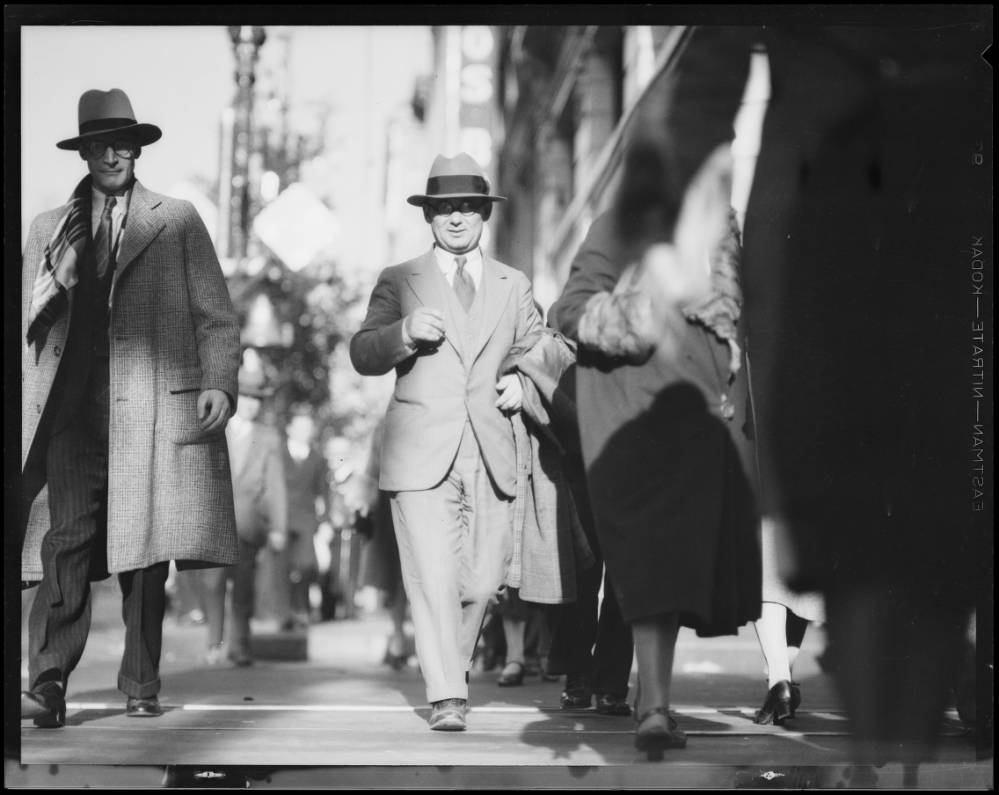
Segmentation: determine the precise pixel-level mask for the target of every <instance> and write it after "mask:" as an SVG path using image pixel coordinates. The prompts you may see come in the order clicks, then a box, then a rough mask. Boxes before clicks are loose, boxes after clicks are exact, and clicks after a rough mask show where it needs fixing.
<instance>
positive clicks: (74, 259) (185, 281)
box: [21, 88, 239, 727]
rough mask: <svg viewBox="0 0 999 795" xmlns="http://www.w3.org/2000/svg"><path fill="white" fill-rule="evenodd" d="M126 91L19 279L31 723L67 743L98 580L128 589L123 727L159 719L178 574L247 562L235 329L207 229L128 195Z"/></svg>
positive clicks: (99, 97)
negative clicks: (174, 572)
mask: <svg viewBox="0 0 999 795" xmlns="http://www.w3.org/2000/svg"><path fill="white" fill-rule="evenodd" d="M160 136H161V131H160V129H159V127H157V126H155V125H153V124H146V123H139V122H137V121H136V117H135V113H134V111H133V110H132V105H131V102H130V101H129V99H128V96H127V95H126V94H125V92H123V91H122V90H121V89H117V88H114V89H111V90H110V91H101V90H96V89H95V90H90V91H86V92H85V93H84V94H83V95H82V96H81V97H80V102H79V135H77V136H74V137H72V138H68V139H66V140H63V141H60V142H59V143H58V144H56V146H57V147H58V148H60V149H64V150H68V151H71V152H76V153H77V154H78V156H79V157H80V158H81V159H82V160H83V161H84V163H86V167H87V170H88V172H89V175H88V176H87V177H85V178H84V179H83V180H82V181H81V182H80V183H79V184H78V185H77V187H76V189H75V190H74V191H73V194H72V196H71V197H70V200H69V202H68V203H67V204H65V205H63V206H62V207H58V208H56V209H54V210H50V211H48V212H46V213H43V214H42V215H40V216H38V217H37V218H36V219H35V220H34V221H33V222H32V224H31V230H30V231H29V233H28V242H27V245H26V247H25V251H24V259H23V263H22V281H21V295H22V315H21V319H22V326H21V329H22V334H23V339H24V341H25V342H24V343H23V344H22V355H21V368H22V404H21V405H22V416H21V432H22V436H21V456H22V458H21V462H22V506H23V522H24V524H23V525H22V527H21V531H22V533H23V536H22V539H23V544H22V564H21V565H22V575H21V576H22V580H24V581H26V582H29V583H38V593H37V594H36V596H35V600H34V604H33V605H32V609H31V613H30V616H29V620H28V643H29V651H28V680H29V688H30V689H29V690H28V691H25V692H22V694H21V717H22V718H31V719H33V720H34V722H35V725H37V726H45V727H59V726H62V725H63V724H64V722H65V718H66V687H67V682H68V679H69V676H70V674H71V673H72V672H73V670H74V669H75V668H76V666H77V663H78V662H79V660H80V656H81V655H82V654H83V650H84V646H85V644H86V642H87V636H88V634H89V631H90V580H91V579H103V578H105V577H107V576H108V574H109V573H113V574H117V575H118V582H119V585H120V586H121V592H122V618H123V620H124V623H125V643H124V646H125V650H124V653H123V655H122V662H121V668H120V670H119V673H118V689H119V690H121V691H122V692H123V693H124V694H125V696H126V697H127V702H126V714H127V715H128V716H129V717H157V716H159V715H161V714H162V707H161V706H160V704H159V698H158V693H159V690H160V677H159V664H160V652H161V649H162V638H163V626H162V625H163V615H164V611H165V607H166V599H165V593H164V585H165V583H166V580H167V575H168V572H169V565H170V561H171V560H176V561H177V562H178V565H179V566H180V567H181V568H184V567H188V566H192V565H195V566H206V565H207V566H222V565H226V564H229V563H232V562H233V561H235V560H236V535H235V525H234V519H233V502H232V490H231V483H230V480H229V468H228V456H227V452H226V445H225V437H224V429H225V427H226V422H227V421H228V419H229V416H230V414H231V413H232V411H233V409H234V408H235V406H236V371H237V368H238V364H239V326H238V324H237V320H236V314H235V312H234V311H233V307H232V302H231V300H230V298H229V292H228V290H227V289H226V285H225V280H224V278H223V275H222V270H221V268H220V267H219V263H218V259H217V258H216V256H215V251H214V249H213V248H212V243H211V239H210V238H209V236H208V232H207V230H206V229H205V226H204V223H203V222H202V221H201V219H200V218H199V217H198V214H197V212H196V211H195V209H194V207H193V206H192V205H191V204H190V203H189V202H186V201H181V200H178V199H172V198H169V197H167V196H162V195H160V194H157V193H153V192H152V191H149V190H147V189H146V188H145V187H144V186H143V185H142V184H141V183H140V182H138V181H137V180H136V178H135V167H136V162H137V160H138V159H139V156H140V155H141V153H142V148H143V146H148V145H149V144H152V143H154V142H155V141H157V140H159V138H160Z"/></svg>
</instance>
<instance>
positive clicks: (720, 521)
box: [549, 215, 760, 634]
mask: <svg viewBox="0 0 999 795" xmlns="http://www.w3.org/2000/svg"><path fill="white" fill-rule="evenodd" d="M625 256H626V254H625V253H624V246H623V244H622V243H621V242H620V236H619V233H618V231H617V227H616V225H615V223H614V219H613V217H612V216H610V215H603V216H600V217H598V218H597V219H596V220H595V221H594V223H593V225H592V226H591V227H590V230H589V232H588V234H587V236H586V239H585V240H584V241H583V244H582V245H581V247H580V250H579V252H578V253H577V255H576V257H575V259H574V260H573V263H572V267H571V269H570V273H569V278H568V281H567V283H566V286H565V289H564V291H563V293H562V296H561V297H560V298H559V300H558V301H557V302H556V304H555V305H553V306H552V308H551V310H550V313H549V317H550V319H551V321H552V322H553V324H554V325H555V326H556V327H557V328H558V329H559V330H560V331H562V332H563V333H564V334H566V336H569V337H570V338H577V337H578V326H579V319H580V317H581V316H582V315H583V313H584V311H585V308H586V304H587V301H588V300H589V299H590V298H591V297H592V296H593V295H595V294H597V293H600V292H610V291H612V290H613V289H614V286H615V284H616V283H617V281H618V277H619V275H620V274H621V272H622V270H623V269H624V267H623V266H624V265H625V264H627V260H626V259H625ZM680 334H681V335H682V336H681V337H680V339H679V341H678V346H677V351H678V355H676V356H672V355H669V354H668V353H666V352H665V351H664V350H662V349H657V350H656V351H655V352H653V354H652V356H651V358H649V359H648V360H647V361H646V362H644V363H642V364H632V363H627V362H624V361H622V360H614V359H610V358H608V357H605V356H603V355H601V354H600V353H599V352H598V351H595V350H593V349H592V348H588V347H585V346H581V347H580V351H579V364H578V369H577V382H576V400H577V405H578V409H579V427H580V435H581V442H582V451H583V460H584V464H585V466H586V474H587V484H588V487H589V491H590V501H591V504H592V507H593V513H594V518H595V521H596V527H597V534H598V538H599V541H600V547H601V549H602V550H603V552H604V556H605V560H606V564H607V567H608V570H609V572H610V574H611V579H612V580H613V582H614V584H615V590H616V591H617V595H618V600H619V602H620V605H621V612H622V615H623V616H624V618H625V620H627V621H634V620H636V619H641V618H647V617H650V616H653V615H657V614H661V613H665V612H679V613H680V614H681V616H682V621H683V623H684V624H685V625H688V626H692V627H694V628H696V629H697V630H698V632H700V633H702V634H721V633H730V632H734V631H735V629H736V628H737V627H738V626H739V625H741V624H743V623H745V622H746V621H749V620H752V619H754V618H756V617H758V615H759V607H760V560H759V549H758V545H757V537H756V515H755V510H754V504H753V499H752V495H751V489H750V487H749V483H748V480H747V478H746V475H745V473H744V471H743V468H742V465H741V463H740V459H739V455H738V452H737V451H736V448H735V445H734V442H733V435H734V434H741V433H743V427H744V416H742V415H743V414H744V410H745V401H741V402H740V403H741V405H740V406H739V409H740V410H739V412H738V416H737V417H736V418H733V419H731V420H726V419H725V418H724V417H723V416H722V412H721V403H722V401H721V395H722V394H723V393H725V392H727V391H728V389H729V387H728V385H727V380H728V378H727V376H728V349H727V347H726V346H725V345H724V344H723V343H722V342H721V341H720V340H718V339H717V338H715V337H714V336H713V335H712V334H711V333H710V332H708V331H707V330H706V329H704V328H703V327H702V326H700V325H697V324H694V323H692V322H687V323H685V324H684V326H683V328H682V329H680Z"/></svg>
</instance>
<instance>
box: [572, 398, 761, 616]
mask: <svg viewBox="0 0 999 795" xmlns="http://www.w3.org/2000/svg"><path fill="white" fill-rule="evenodd" d="M587 481H588V484H589V488H590V497H591V503H592V507H593V511H594V517H595V520H596V528H597V535H598V538H599V541H600V546H601V548H602V549H603V551H604V556H605V560H606V563H607V568H608V571H609V573H610V577H611V580H612V582H613V583H614V588H615V591H616V594H617V597H618V601H619V604H620V607H621V613H622V616H623V617H624V619H625V620H626V621H628V622H634V621H637V620H640V619H644V618H650V617H653V616H657V615H661V614H663V613H679V614H680V620H681V623H682V624H683V625H684V626H688V627H691V628H693V629H694V630H696V632H697V633H698V634H699V635H703V636H712V635H723V634H734V633H735V632H736V631H737V629H738V627H740V626H741V625H743V624H745V623H746V622H747V621H752V620H754V619H756V618H758V617H759V615H760V602H761V599H760V594H761V573H760V551H759V541H758V537H757V516H756V510H755V505H754V498H753V495H752V489H751V486H750V483H749V480H748V479H747V477H746V474H745V473H744V471H743V467H742V462H741V460H740V456H739V454H738V452H737V450H736V447H735V444H734V442H733V439H732V433H731V429H730V427H728V423H726V421H725V420H723V419H721V418H720V417H718V416H717V415H715V414H713V413H712V412H710V411H709V410H708V406H707V404H706V402H705V399H704V397H703V394H702V392H701V390H700V389H698V388H697V387H696V386H694V385H693V384H691V383H685V382H683V381H676V382H674V383H672V384H669V385H668V386H665V387H664V388H663V389H662V390H661V391H660V392H659V393H658V394H657V395H656V397H655V398H654V400H653V401H652V402H651V404H650V405H649V406H648V407H647V408H646V409H645V410H644V411H642V412H640V413H639V414H637V415H636V416H634V417H633V418H632V419H630V420H629V421H627V422H626V423H624V424H623V425H622V426H621V427H620V428H618V429H617V430H616V431H615V432H614V433H613V434H612V435H611V436H610V437H608V439H607V442H606V443H605V444H604V445H603V447H602V449H601V450H600V451H599V453H598V454H597V455H596V457H595V458H594V459H593V460H592V461H591V462H590V463H589V466H588V467H587Z"/></svg>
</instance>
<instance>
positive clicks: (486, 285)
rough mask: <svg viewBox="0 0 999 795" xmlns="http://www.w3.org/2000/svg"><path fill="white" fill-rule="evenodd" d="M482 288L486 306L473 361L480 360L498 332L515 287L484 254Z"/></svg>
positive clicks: (473, 352)
mask: <svg viewBox="0 0 999 795" xmlns="http://www.w3.org/2000/svg"><path fill="white" fill-rule="evenodd" d="M482 286H483V291H484V293H485V295H484V296H483V297H484V298H485V303H484V306H483V307H482V323H481V325H480V326H479V336H478V338H477V339H476V341H475V347H474V348H473V350H472V361H473V362H474V361H475V359H477V358H478V356H479V354H480V353H482V349H483V348H485V347H486V343H487V342H489V338H490V337H492V335H493V332H494V331H495V330H496V325H497V324H498V323H499V321H500V318H501V317H502V316H503V310H504V309H505V308H506V305H507V302H508V301H509V300H510V290H511V289H513V285H512V283H511V282H510V279H509V278H508V277H507V276H506V274H504V273H501V272H500V269H499V268H498V267H497V266H496V263H494V262H493V261H492V260H491V259H489V258H488V257H487V256H485V255H484V254H483V256H482Z"/></svg>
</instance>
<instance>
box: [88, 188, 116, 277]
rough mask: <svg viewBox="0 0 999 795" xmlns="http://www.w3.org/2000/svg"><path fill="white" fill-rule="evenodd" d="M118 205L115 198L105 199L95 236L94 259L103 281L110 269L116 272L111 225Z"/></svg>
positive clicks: (98, 274)
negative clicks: (113, 212)
mask: <svg viewBox="0 0 999 795" xmlns="http://www.w3.org/2000/svg"><path fill="white" fill-rule="evenodd" d="M117 203H118V200H117V199H116V198H115V197H114V196H107V197H106V198H105V199H104V211H103V212H102V213H101V221H100V223H99V224H98V225H97V234H96V235H94V257H95V259H96V261H97V278H98V279H103V278H104V276H105V274H106V273H107V272H108V268H110V269H111V270H114V235H113V234H112V233H111V232H112V224H111V211H112V210H113V209H114V206H115V205H116V204H117Z"/></svg>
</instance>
